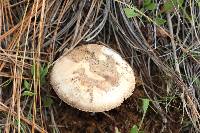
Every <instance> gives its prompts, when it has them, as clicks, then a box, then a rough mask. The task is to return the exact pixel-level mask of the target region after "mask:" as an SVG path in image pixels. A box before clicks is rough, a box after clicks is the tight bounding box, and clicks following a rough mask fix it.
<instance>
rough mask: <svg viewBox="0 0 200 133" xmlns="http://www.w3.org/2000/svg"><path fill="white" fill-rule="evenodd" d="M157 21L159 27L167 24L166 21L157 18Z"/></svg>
mask: <svg viewBox="0 0 200 133" xmlns="http://www.w3.org/2000/svg"><path fill="white" fill-rule="evenodd" d="M155 21H156V24H158V25H162V24H165V23H166V20H165V19H162V18H156V20H155Z"/></svg>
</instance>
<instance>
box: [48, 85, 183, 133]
mask: <svg viewBox="0 0 200 133" xmlns="http://www.w3.org/2000/svg"><path fill="white" fill-rule="evenodd" d="M54 95H55V96H56V94H54ZM143 97H144V92H143V90H142V87H137V88H136V89H135V91H134V92H133V95H132V96H131V97H130V98H128V99H127V100H125V101H124V103H123V104H122V105H121V106H119V107H118V108H115V109H113V110H111V111H108V112H104V113H88V112H83V111H80V110H78V109H75V108H73V107H71V106H69V105H67V104H65V103H63V102H62V103H60V104H57V106H56V108H57V110H59V111H58V112H57V113H55V112H54V115H55V116H56V117H55V121H56V123H57V127H58V128H59V130H60V131H61V132H62V133H106V132H107V133H115V132H116V130H117V129H118V130H119V131H120V132H121V133H128V132H130V130H131V127H132V126H133V125H138V124H139V122H140V121H141V118H142V110H141V106H140V105H141V104H142V103H141V98H143ZM56 100H58V101H56V102H59V101H60V100H59V99H56ZM58 108H59V109H58ZM173 119H174V122H170V124H169V123H168V125H165V127H166V128H164V127H163V126H164V125H163V123H162V120H161V119H160V116H159V115H158V113H156V112H155V111H153V109H151V108H150V109H149V111H148V113H147V114H146V117H145V119H144V123H143V125H142V129H141V131H144V132H145V133H159V132H160V131H161V128H163V132H166V133H168V132H169V131H172V132H173V133H177V132H180V131H179V130H180V127H181V126H180V125H179V124H177V123H178V121H177V123H176V121H175V119H176V120H179V118H175V117H174V118H173ZM49 127H52V128H53V127H54V125H49Z"/></svg>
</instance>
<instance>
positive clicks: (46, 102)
mask: <svg viewBox="0 0 200 133" xmlns="http://www.w3.org/2000/svg"><path fill="white" fill-rule="evenodd" d="M43 102H44V107H50V106H51V105H52V104H53V99H52V98H50V97H45V98H44V99H43Z"/></svg>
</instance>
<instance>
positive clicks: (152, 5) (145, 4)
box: [144, 0, 157, 10]
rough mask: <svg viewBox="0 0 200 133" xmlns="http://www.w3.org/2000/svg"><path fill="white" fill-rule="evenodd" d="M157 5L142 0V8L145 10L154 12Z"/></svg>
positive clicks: (149, 0) (147, 0)
mask: <svg viewBox="0 0 200 133" xmlns="http://www.w3.org/2000/svg"><path fill="white" fill-rule="evenodd" d="M156 6H157V4H156V3H154V2H153V1H151V0H144V8H145V9H147V10H155V9H156Z"/></svg>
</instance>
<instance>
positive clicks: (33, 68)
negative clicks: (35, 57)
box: [31, 64, 36, 76]
mask: <svg viewBox="0 0 200 133" xmlns="http://www.w3.org/2000/svg"><path fill="white" fill-rule="evenodd" d="M35 72H36V71H35V65H34V64H33V65H32V66H31V74H32V76H34V73H35Z"/></svg>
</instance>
